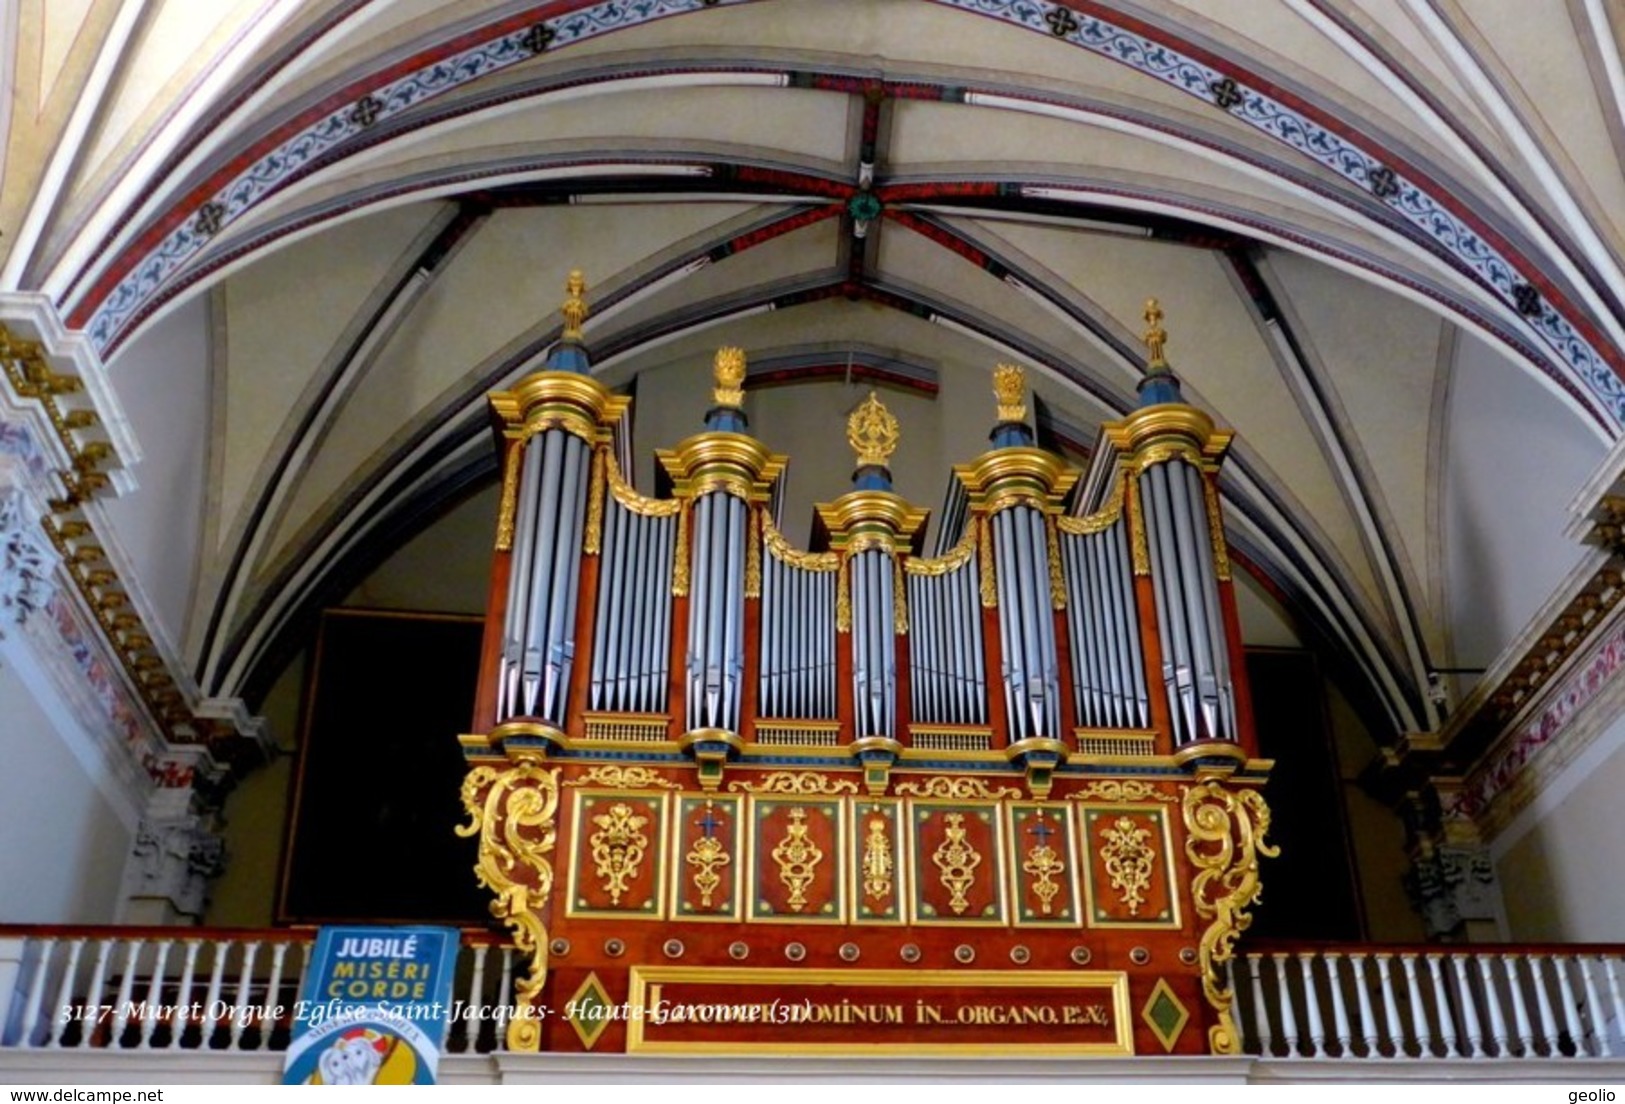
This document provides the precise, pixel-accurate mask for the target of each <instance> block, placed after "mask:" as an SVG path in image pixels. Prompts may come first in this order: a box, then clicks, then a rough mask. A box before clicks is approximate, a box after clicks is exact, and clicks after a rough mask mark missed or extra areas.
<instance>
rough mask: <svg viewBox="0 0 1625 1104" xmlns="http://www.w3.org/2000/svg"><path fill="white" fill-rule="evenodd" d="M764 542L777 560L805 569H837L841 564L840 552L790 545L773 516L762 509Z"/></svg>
mask: <svg viewBox="0 0 1625 1104" xmlns="http://www.w3.org/2000/svg"><path fill="white" fill-rule="evenodd" d="M762 543H763V544H765V545H767V550H768V551H769V552H771V553H772V554H773V558H774V559H775V560H778V561H779V562H780V563H786V564H789V565H790V566H791V567H799V568H801V570H803V571H835V570H837V569H838V568H839V567H840V566H841V554H840V553H839V552H801V551H798V550H797V549H795V548H792V547H790V542H789V541H788V540H786V539H785V536H784V534H783V533H781V532H779V527H778V526H777V525H774V524H773V516H772V515H771V514H769V513H768V512H767V511H766V510H763V511H762Z"/></svg>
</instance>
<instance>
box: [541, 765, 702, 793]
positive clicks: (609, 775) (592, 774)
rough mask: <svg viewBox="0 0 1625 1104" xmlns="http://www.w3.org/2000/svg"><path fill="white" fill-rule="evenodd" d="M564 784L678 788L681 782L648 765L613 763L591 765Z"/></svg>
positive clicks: (647, 788)
mask: <svg viewBox="0 0 1625 1104" xmlns="http://www.w3.org/2000/svg"><path fill="white" fill-rule="evenodd" d="M564 784H565V785H566V786H607V787H609V788H611V789H617V790H652V789H662V790H680V789H682V788H683V786H682V783H680V782H673V781H672V780H671V779H669V778H665V777H663V776H662V775H661V774H660V773H659V772H658V771H655V770H652V769H650V768H649V767H623V766H620V765H618V764H615V763H609V764H605V765H602V766H597V767H593V768H592V769H591V770H589V771H587V773H585V774H583V775H580V776H579V777H576V778H572V779H570V780H569V781H568V782H566V783H564Z"/></svg>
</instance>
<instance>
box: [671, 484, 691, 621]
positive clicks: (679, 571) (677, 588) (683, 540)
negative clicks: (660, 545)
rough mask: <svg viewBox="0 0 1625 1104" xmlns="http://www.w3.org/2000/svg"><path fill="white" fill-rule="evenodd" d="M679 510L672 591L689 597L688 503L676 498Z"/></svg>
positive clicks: (672, 569) (677, 595) (680, 596)
mask: <svg viewBox="0 0 1625 1104" xmlns="http://www.w3.org/2000/svg"><path fill="white" fill-rule="evenodd" d="M675 501H676V502H677V505H678V510H677V550H676V553H675V555H674V556H673V557H672V565H671V593H672V597H673V598H687V597H688V509H687V507H688V503H687V502H684V501H682V500H681V499H677V500H675Z"/></svg>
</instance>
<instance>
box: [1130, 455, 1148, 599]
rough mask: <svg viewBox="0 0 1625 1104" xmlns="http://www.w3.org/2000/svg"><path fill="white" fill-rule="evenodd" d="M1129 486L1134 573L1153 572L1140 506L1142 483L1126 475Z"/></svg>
mask: <svg viewBox="0 0 1625 1104" xmlns="http://www.w3.org/2000/svg"><path fill="white" fill-rule="evenodd" d="M1124 482H1125V483H1126V484H1127V486H1128V538H1129V539H1128V544H1129V555H1130V556H1131V558H1132V559H1133V560H1134V574H1136V575H1149V574H1151V550H1150V548H1149V547H1148V546H1147V545H1146V539H1145V513H1144V511H1143V510H1142V509H1141V506H1140V483H1139V481H1138V480H1137V479H1134V478H1132V477H1125V479H1124Z"/></svg>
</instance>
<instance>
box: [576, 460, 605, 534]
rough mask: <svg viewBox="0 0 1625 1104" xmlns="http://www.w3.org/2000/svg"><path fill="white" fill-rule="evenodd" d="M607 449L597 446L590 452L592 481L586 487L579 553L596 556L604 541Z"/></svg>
mask: <svg viewBox="0 0 1625 1104" xmlns="http://www.w3.org/2000/svg"><path fill="white" fill-rule="evenodd" d="M608 455H609V449H608V448H606V447H605V446H603V445H599V446H598V447H597V448H595V449H593V450H592V480H591V482H589V483H588V485H587V525H586V530H585V531H584V532H583V533H582V535H581V551H583V552H585V553H586V554H587V555H589V556H596V555H598V551H599V548H600V547H601V546H602V544H603V540H604V457H606V456H608Z"/></svg>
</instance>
